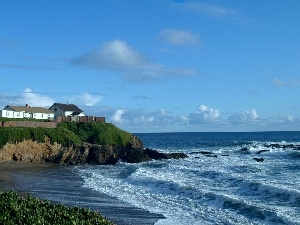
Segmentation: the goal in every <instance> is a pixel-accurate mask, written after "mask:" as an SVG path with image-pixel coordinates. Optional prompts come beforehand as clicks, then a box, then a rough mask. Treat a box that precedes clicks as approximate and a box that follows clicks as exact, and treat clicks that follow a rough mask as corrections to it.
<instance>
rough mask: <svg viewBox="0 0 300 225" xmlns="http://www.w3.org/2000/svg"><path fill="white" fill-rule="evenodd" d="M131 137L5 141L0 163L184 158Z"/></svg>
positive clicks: (99, 161) (182, 155) (68, 162)
mask: <svg viewBox="0 0 300 225" xmlns="http://www.w3.org/2000/svg"><path fill="white" fill-rule="evenodd" d="M131 139H132V141H131V143H130V144H128V145H127V146H126V147H120V146H114V145H96V144H90V143H83V144H81V145H77V146H70V147H63V146H61V145H60V144H57V143H54V144H51V143H50V141H47V140H46V141H45V143H37V142H35V141H32V140H26V141H23V142H19V143H14V144H11V143H10V144H6V145H5V146H4V147H3V148H2V149H0V162H9V161H12V160H14V161H26V162H52V163H59V164H67V165H78V164H115V163H117V162H118V161H119V160H122V161H124V162H128V163H139V162H146V161H150V160H152V159H156V160H159V159H172V158H174V159H179V158H185V157H187V155H185V154H183V153H172V154H167V153H160V152H158V151H156V150H152V149H148V148H147V149H143V143H142V142H141V140H140V139H139V138H138V137H136V136H134V135H132V138H131Z"/></svg>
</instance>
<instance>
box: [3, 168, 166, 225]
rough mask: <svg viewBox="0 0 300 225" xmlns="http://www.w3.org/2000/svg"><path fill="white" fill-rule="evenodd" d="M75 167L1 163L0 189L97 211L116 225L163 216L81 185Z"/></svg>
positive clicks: (140, 221) (153, 221)
mask: <svg viewBox="0 0 300 225" xmlns="http://www.w3.org/2000/svg"><path fill="white" fill-rule="evenodd" d="M74 168H75V167H74V166H61V165H56V164H51V163H29V162H11V163H1V164H0V184H1V185H0V190H1V191H9V190H14V191H16V192H18V193H19V195H21V196H25V195H26V194H30V195H32V196H34V197H38V198H42V199H47V200H49V201H51V202H53V203H63V204H65V205H67V206H79V207H83V208H90V209H91V210H94V211H98V212H99V213H100V214H101V215H103V216H105V217H107V218H108V219H110V220H111V221H113V222H115V223H116V224H118V225H129V224H144V225H150V224H154V223H155V222H156V221H157V220H158V219H163V218H164V217H163V216H162V215H159V214H153V213H149V212H148V211H146V210H143V209H139V208H137V207H133V206H131V205H129V204H127V203H124V202H122V201H120V200H118V199H116V198H113V197H110V196H108V195H106V194H102V193H100V192H97V191H93V190H91V189H88V188H85V187H83V182H82V179H81V178H80V177H79V176H78V175H77V174H75V173H73V172H72V171H73V169H74Z"/></svg>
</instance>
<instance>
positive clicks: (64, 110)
mask: <svg viewBox="0 0 300 225" xmlns="http://www.w3.org/2000/svg"><path fill="white" fill-rule="evenodd" d="M49 110H51V111H52V112H53V113H54V119H58V118H59V117H70V118H71V121H79V118H80V117H82V116H85V115H84V113H83V111H82V110H81V109H80V108H78V107H77V106H76V105H74V104H62V103H54V104H53V105H52V106H51V107H50V108H49Z"/></svg>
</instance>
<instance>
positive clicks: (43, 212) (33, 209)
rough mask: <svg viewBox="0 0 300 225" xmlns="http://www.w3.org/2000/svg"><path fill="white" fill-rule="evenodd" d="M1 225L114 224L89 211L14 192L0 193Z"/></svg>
mask: <svg viewBox="0 0 300 225" xmlns="http://www.w3.org/2000/svg"><path fill="white" fill-rule="evenodd" d="M0 224H7V225H10V224H11V225H13V224H14V225H15V224H16V225H18V224H20V225H21V224H22V225H23V224H25V225H26V224H36V225H39V224H45V225H48V224H49V225H50V224H51V225H61V224H66V225H68V224H72V225H74V224H83V225H85V224H86V225H90V224H98V225H112V224H113V223H112V222H110V221H109V220H107V219H106V218H104V217H102V216H101V215H100V214H99V213H97V212H93V211H91V210H89V209H84V208H78V207H67V206H64V205H62V204H52V203H50V202H49V201H46V200H40V199H38V198H34V197H32V196H30V195H27V196H26V197H25V198H23V197H19V196H18V194H17V193H16V192H14V191H9V192H2V193H0Z"/></svg>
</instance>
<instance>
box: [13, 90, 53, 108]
mask: <svg viewBox="0 0 300 225" xmlns="http://www.w3.org/2000/svg"><path fill="white" fill-rule="evenodd" d="M15 102H16V104H18V105H25V104H29V105H31V106H40V107H49V106H51V105H52V104H53V103H54V102H55V101H54V99H52V98H51V97H48V96H45V95H42V94H39V93H36V92H33V91H32V90H31V89H30V88H26V89H25V91H24V93H23V94H22V95H21V98H19V99H16V101H15Z"/></svg>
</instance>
